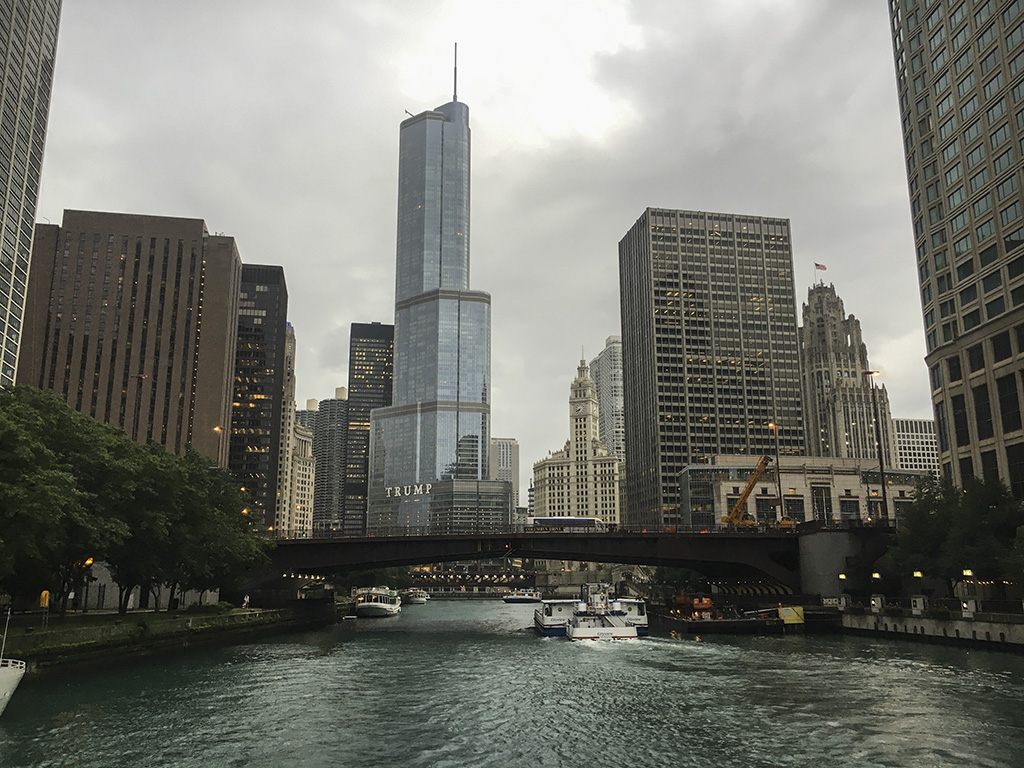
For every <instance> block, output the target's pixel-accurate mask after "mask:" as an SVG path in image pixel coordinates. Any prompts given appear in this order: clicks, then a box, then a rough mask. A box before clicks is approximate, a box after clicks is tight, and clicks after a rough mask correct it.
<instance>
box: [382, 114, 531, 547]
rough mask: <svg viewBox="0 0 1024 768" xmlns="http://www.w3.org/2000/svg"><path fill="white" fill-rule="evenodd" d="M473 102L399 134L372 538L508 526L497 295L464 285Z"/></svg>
mask: <svg viewBox="0 0 1024 768" xmlns="http://www.w3.org/2000/svg"><path fill="white" fill-rule="evenodd" d="M469 171H470V131H469V109H468V108H467V107H466V105H465V104H462V103H460V102H458V101H457V100H453V101H451V102H449V103H448V104H444V105H442V106H440V107H438V108H437V109H435V110H432V111H428V112H422V113H420V114H418V115H415V116H414V117H410V118H409V119H408V120H405V121H404V122H403V123H402V125H401V132H400V139H399V170H398V176H399V179H398V262H397V270H396V277H395V347H394V389H393V398H392V405H391V406H390V407H387V408H380V409H376V410H374V411H373V413H372V415H371V428H370V482H369V486H370V487H369V497H370V498H369V510H368V516H367V529H368V532H370V533H378V534H379V533H387V532H395V533H404V532H411V531H416V532H420V531H425V530H429V531H431V532H436V533H459V532H471V531H476V530H482V529H486V528H489V527H492V526H494V525H501V524H506V523H507V522H508V520H509V516H510V514H511V507H510V504H511V502H510V494H509V486H508V483H503V482H498V481H490V480H488V474H489V466H488V448H489V443H490V375H491V328H490V323H491V297H490V295H489V294H487V293H484V292H481V291H471V290H470V289H469V207H470V197H469V186H470V185H469Z"/></svg>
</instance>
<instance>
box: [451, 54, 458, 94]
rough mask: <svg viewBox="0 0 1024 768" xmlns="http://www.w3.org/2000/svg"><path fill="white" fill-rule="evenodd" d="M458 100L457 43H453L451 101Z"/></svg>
mask: <svg viewBox="0 0 1024 768" xmlns="http://www.w3.org/2000/svg"><path fill="white" fill-rule="evenodd" d="M458 100H459V44H458V43H456V44H455V66H454V73H453V75H452V101H458Z"/></svg>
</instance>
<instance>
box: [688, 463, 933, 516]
mask: <svg viewBox="0 0 1024 768" xmlns="http://www.w3.org/2000/svg"><path fill="white" fill-rule="evenodd" d="M758 458H759V457H754V456H745V457H744V456H715V457H714V458H713V459H712V461H711V462H710V463H709V464H701V465H692V466H690V467H688V468H687V469H686V470H685V471H684V472H683V474H682V476H681V479H680V482H681V484H682V486H683V493H684V495H685V496H686V497H687V498H688V499H689V502H690V503H689V504H688V505H687V506H688V508H690V509H692V510H696V511H695V512H693V513H692V519H691V520H688V521H687V524H688V525H692V526H699V527H715V526H719V527H721V526H725V525H726V524H725V523H724V522H723V521H722V518H723V517H726V516H728V514H729V512H730V511H731V510H732V508H733V506H734V505H735V504H736V502H737V501H738V500H739V498H740V495H741V493H742V491H743V488H744V486H745V485H746V483H747V480H748V478H749V477H750V475H751V474H752V473H753V471H754V466H755V464H756V463H757V459H758ZM779 463H780V465H781V469H782V477H781V487H782V501H783V506H782V509H783V512H782V514H785V515H788V516H789V517H791V518H793V520H794V521H795V522H797V523H803V522H809V521H812V520H819V521H827V522H839V521H842V522H849V521H852V520H862V521H868V520H878V519H880V518H881V517H882V495H881V493H880V491H881V484H880V483H881V477H880V475H879V473H878V463H877V462H874V463H872V462H871V461H870V460H867V459H834V458H825V457H821V458H812V457H808V456H782V457H780V462H779ZM925 474H926V473H924V472H919V471H904V470H888V469H887V470H886V471H885V480H886V489H887V496H888V504H889V507H890V511H889V514H888V517H889V518H890V519H896V520H898V519H899V516H900V514H901V513H902V512H903V510H905V509H906V508H907V506H909V505H910V504H911V503H912V502H913V495H914V488H915V486H916V484H917V482H918V481H919V480H920V479H921V477H923V476H924V475H925ZM778 482H779V481H778V479H777V478H776V476H775V474H774V473H771V474H769V473H765V474H764V475H762V477H761V479H760V481H759V482H758V483H757V484H756V485H755V486H754V488H753V490H752V491H751V494H750V497H749V498H748V499H747V502H746V507H747V515H748V516H749V517H750V518H752V519H754V520H757V521H758V523H760V524H762V525H772V524H774V523H775V522H777V521H778V518H779V513H778V512H777V507H778V505H777V503H776V498H777V497H778V487H779V486H778Z"/></svg>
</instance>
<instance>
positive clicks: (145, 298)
mask: <svg viewBox="0 0 1024 768" xmlns="http://www.w3.org/2000/svg"><path fill="white" fill-rule="evenodd" d="M241 274H242V264H241V260H240V259H239V256H238V249H237V248H236V247H235V241H234V239H233V238H230V237H221V236H213V235H209V234H208V233H207V229H206V224H205V223H204V222H203V221H202V220H201V219H179V218H170V217H165V216H139V215H134V214H122V213H98V212H91V211H70V210H69V211H64V218H63V222H62V224H61V226H59V227H58V226H56V225H54V224H39V225H37V227H36V235H35V242H34V244H33V248H32V267H31V278H30V281H29V289H28V299H29V300H28V306H27V309H26V312H25V329H24V334H23V336H22V349H21V360H20V363H19V366H18V383H20V384H31V385H32V386H36V387H39V388H41V389H52V390H55V391H57V392H60V393H61V394H62V395H63V396H64V398H65V399H66V400H67V402H68V405H70V406H71V407H72V408H74V409H75V410H77V411H80V412H82V413H86V414H88V415H90V416H92V417H93V418H94V419H96V420H97V421H101V422H104V423H106V424H113V425H115V426H118V427H122V428H123V429H124V430H125V432H127V433H128V435H129V436H130V437H132V438H133V439H135V440H137V441H139V442H149V441H154V442H157V443H160V444H161V445H165V446H167V449H168V450H170V451H173V452H175V453H178V454H181V453H183V452H184V451H185V448H186V446H189V445H191V446H192V447H193V448H195V449H196V450H197V451H199V452H200V453H202V454H203V455H205V456H208V457H209V458H210V459H211V460H213V461H216V462H217V463H218V464H220V465H221V466H227V429H226V427H227V425H228V424H229V423H230V414H231V371H232V370H233V368H234V358H235V323H236V315H237V313H238V290H239V284H240V281H241Z"/></svg>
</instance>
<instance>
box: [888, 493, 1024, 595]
mask: <svg viewBox="0 0 1024 768" xmlns="http://www.w3.org/2000/svg"><path fill="white" fill-rule="evenodd" d="M1021 526H1024V507H1022V505H1021V503H1020V502H1019V501H1017V500H1016V499H1014V498H1013V496H1012V495H1011V494H1010V492H1009V490H1008V489H1007V488H1006V486H1004V485H1003V484H1002V483H1000V482H999V481H998V480H987V481H986V480H980V479H977V478H968V480H967V481H966V482H965V483H964V487H963V488H957V487H956V486H954V485H953V484H952V483H951V482H950V481H949V480H946V479H943V480H935V479H934V478H925V479H924V480H922V481H921V483H920V484H919V485H918V488H917V491H916V493H915V498H914V501H913V503H912V504H911V505H910V507H909V509H907V511H906V512H904V514H903V515H902V517H901V520H900V526H899V529H898V530H897V533H896V546H895V547H894V548H893V551H892V555H893V559H894V560H895V562H896V564H897V567H899V568H900V569H901V570H902V571H903V572H904V573H906V574H909V573H910V572H912V571H922V572H924V573H926V574H928V575H929V576H933V577H937V578H941V579H945V580H946V581H947V582H948V583H949V585H950V587H951V588H952V586H953V584H954V583H955V582H956V581H959V580H960V579H961V578H962V577H963V571H964V570H965V569H969V570H970V571H971V572H972V573H973V574H974V577H975V578H978V579H980V580H984V581H995V582H997V583H998V582H1000V581H1001V580H1002V579H1003V577H1004V576H1007V575H1009V574H1010V572H1011V571H1012V564H1013V562H1014V555H1013V553H1014V551H1015V549H1014V546H1015V543H1014V542H1015V537H1017V535H1018V529H1019V528H1020V527H1021ZM1021 546H1022V548H1024V545H1021Z"/></svg>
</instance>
